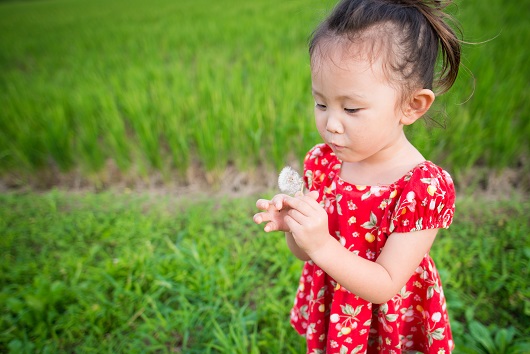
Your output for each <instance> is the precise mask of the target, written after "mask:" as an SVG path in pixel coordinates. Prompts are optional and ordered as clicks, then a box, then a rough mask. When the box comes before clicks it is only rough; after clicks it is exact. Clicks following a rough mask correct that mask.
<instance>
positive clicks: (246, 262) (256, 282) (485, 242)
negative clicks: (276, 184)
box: [0, 192, 530, 354]
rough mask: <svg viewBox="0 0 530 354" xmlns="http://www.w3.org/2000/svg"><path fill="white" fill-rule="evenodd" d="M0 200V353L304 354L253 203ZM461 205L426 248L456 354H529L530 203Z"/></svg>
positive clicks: (285, 286) (280, 271)
mask: <svg viewBox="0 0 530 354" xmlns="http://www.w3.org/2000/svg"><path fill="white" fill-rule="evenodd" d="M0 204H1V205H2V206H3V207H2V208H0V248H1V249H2V257H1V258H0V304H1V309H2V311H1V315H0V316H1V317H0V319H1V322H0V352H8V351H10V352H11V353H59V352H64V353H74V352H75V353H137V352H138V353H147V352H148V353H227V354H233V353H241V354H247V353H303V352H305V350H304V341H303V339H302V338H300V337H299V336H298V334H296V332H295V331H294V330H293V329H291V328H290V326H289V309H290V306H291V305H292V301H293V296H294V294H295V291H296V287H297V284H298V277H299V275H300V270H301V267H302V262H300V261H298V260H296V259H295V258H294V256H293V255H292V254H290V252H289V250H288V248H287V246H286V245H285V241H284V237H283V235H280V234H278V233H276V234H265V233H264V232H263V231H262V230H261V227H260V226H257V225H254V224H253V222H252V215H253V214H254V213H255V212H256V210H255V208H254V198H248V197H246V198H240V199H226V200H221V199H213V200H206V199H202V200H183V199H181V200H175V198H172V197H170V196H166V197H154V196H147V195H144V196H142V195H138V194H130V195H124V194H121V195H114V194H111V193H103V194H87V195H81V194H78V195H75V194H71V193H70V194H65V193H59V192H49V193H45V194H41V195H35V194H28V195H23V194H4V195H1V194H0ZM484 206H487V208H485V207H484ZM457 210H459V217H458V218H456V219H455V223H454V224H453V226H452V227H451V228H450V229H449V230H442V231H441V232H440V234H439V236H438V237H437V239H436V241H435V244H434V246H433V249H432V256H433V258H434V259H435V261H436V262H437V266H438V268H439V270H440V274H441V276H442V278H443V282H444V290H445V293H446V296H447V299H448V309H449V314H450V316H451V320H452V326H453V331H454V335H455V341H456V345H457V348H458V351H457V352H456V353H489V354H501V353H514V354H515V353H525V352H526V353H528V352H529V350H530V343H529V342H528V338H530V287H529V283H528V278H529V277H530V273H529V271H530V267H529V265H530V239H529V238H528V237H526V236H525V237H521V235H528V234H530V223H529V222H528V213H530V204H529V203H528V202H523V201H518V200H512V201H510V202H492V201H488V200H477V199H476V198H473V199H471V198H468V199H466V198H464V199H462V200H461V201H460V202H459V203H458V204H457ZM464 211H465V212H464ZM524 338H526V339H527V344H526V351H524V347H522V343H521V341H523V340H524ZM518 345H519V346H520V347H518ZM466 348H467V349H466ZM505 349H506V350H505ZM508 349H509V350H508Z"/></svg>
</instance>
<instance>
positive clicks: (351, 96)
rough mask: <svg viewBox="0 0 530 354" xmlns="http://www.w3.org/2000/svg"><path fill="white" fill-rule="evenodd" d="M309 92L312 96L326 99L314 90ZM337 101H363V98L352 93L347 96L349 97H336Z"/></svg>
mask: <svg viewBox="0 0 530 354" xmlns="http://www.w3.org/2000/svg"><path fill="white" fill-rule="evenodd" d="M311 91H312V93H313V95H314V96H320V97H326V96H325V95H323V94H322V93H320V92H318V91H317V90H315V88H314V87H313V88H311ZM337 98H338V99H339V100H356V99H357V100H363V99H365V97H364V96H363V95H359V94H355V93H352V94H349V95H341V96H339V97H337Z"/></svg>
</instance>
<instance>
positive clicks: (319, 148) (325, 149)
mask: <svg viewBox="0 0 530 354" xmlns="http://www.w3.org/2000/svg"><path fill="white" fill-rule="evenodd" d="M339 170H340V161H339V160H338V159H337V157H336V156H335V153H334V152H333V150H332V149H331V148H330V147H329V146H328V145H327V144H324V143H322V144H317V145H315V146H313V147H312V148H311V149H310V150H309V152H308V153H307V154H306V156H305V159H304V180H305V182H306V187H307V188H308V189H309V190H318V189H319V188H320V186H321V184H322V182H323V181H324V180H325V177H326V176H327V179H328V180H330V179H333V177H334V176H335V175H336V174H337V173H338V171H339Z"/></svg>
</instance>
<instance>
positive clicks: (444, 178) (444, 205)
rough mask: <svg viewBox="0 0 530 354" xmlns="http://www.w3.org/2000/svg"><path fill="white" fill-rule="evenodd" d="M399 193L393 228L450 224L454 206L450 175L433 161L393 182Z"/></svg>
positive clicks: (441, 226) (398, 229)
mask: <svg viewBox="0 0 530 354" xmlns="http://www.w3.org/2000/svg"><path fill="white" fill-rule="evenodd" d="M394 188H395V190H396V191H399V192H398V193H396V194H394V195H396V198H397V200H396V204H395V207H394V210H393V213H392V214H393V215H392V224H391V226H390V232H393V231H396V232H410V231H415V230H423V229H433V228H448V227H449V225H450V224H451V222H452V219H453V214H454V209H455V198H456V195H455V187H454V184H453V179H452V178H451V175H450V174H449V173H448V172H447V171H445V170H444V169H442V168H441V167H440V166H438V165H436V164H434V163H433V162H431V161H424V162H422V163H420V164H419V165H417V166H416V167H414V168H413V169H412V170H410V171H409V172H408V173H407V174H406V175H405V176H404V177H403V178H401V179H400V180H399V181H398V182H396V185H395V186H394Z"/></svg>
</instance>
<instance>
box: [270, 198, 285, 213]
mask: <svg viewBox="0 0 530 354" xmlns="http://www.w3.org/2000/svg"><path fill="white" fill-rule="evenodd" d="M284 203H285V196H284V195H282V194H278V195H276V196H274V198H272V200H271V204H272V205H274V207H275V208H276V210H282V208H283V204H284Z"/></svg>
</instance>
